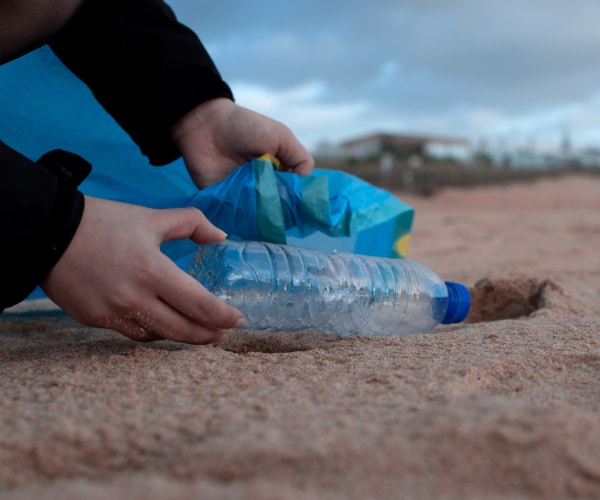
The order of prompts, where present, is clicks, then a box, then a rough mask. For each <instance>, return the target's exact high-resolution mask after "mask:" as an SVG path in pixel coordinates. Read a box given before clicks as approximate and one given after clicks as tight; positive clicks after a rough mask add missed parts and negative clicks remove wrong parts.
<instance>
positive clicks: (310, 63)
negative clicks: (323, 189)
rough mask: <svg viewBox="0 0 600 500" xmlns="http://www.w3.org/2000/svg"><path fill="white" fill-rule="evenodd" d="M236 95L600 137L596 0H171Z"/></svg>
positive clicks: (295, 117)
mask: <svg viewBox="0 0 600 500" xmlns="http://www.w3.org/2000/svg"><path fill="white" fill-rule="evenodd" d="M168 3H169V4H170V5H171V7H172V8H173V9H174V11H175V13H176V15H177V16H178V18H179V19H180V20H181V21H182V22H184V23H186V24H187V25H188V26H190V27H191V28H192V29H193V30H194V31H195V32H196V33H197V34H198V36H199V37H200V38H201V40H202V41H203V42H204V44H205V45H206V47H207V48H208V50H209V52H210V53H211V55H212V57H213V59H214V60H215V62H216V64H217V66H218V67H219V69H220V71H221V73H222V74H223V76H224V78H225V79H226V80H227V81H228V83H229V84H230V85H231V87H232V89H233V92H234V94H235V96H236V100H237V102H238V103H239V104H241V105H243V106H246V107H249V108H252V109H254V110H256V111H259V112H261V113H264V114H267V115H269V116H271V117H273V118H276V119H278V120H281V121H283V122H284V123H286V124H287V125H288V126H290V128H292V130H293V131H294V132H295V133H296V135H297V136H298V137H299V138H300V139H301V140H302V141H303V142H304V143H305V144H306V145H307V146H308V147H309V148H311V149H314V148H315V147H316V146H317V145H318V144H319V143H321V142H323V141H329V142H334V143H335V142H338V141H340V140H345V139H350V138H353V137H356V136H359V135H362V134H364V133H369V132H378V131H382V132H398V133H419V134H438V135H445V136H453V137H464V138H467V139H470V140H472V141H474V142H478V141H487V143H488V144H506V143H508V144H517V145H518V144H529V145H534V146H536V147H542V146H546V145H549V146H552V145H558V144H559V143H560V142H561V140H562V139H563V138H564V137H565V136H567V137H568V138H569V139H570V142H571V143H572V144H573V145H574V146H594V147H600V1H598V0H569V1H567V0H503V1H497V0H370V1H368V2H367V1H359V0H344V1H342V0H319V1H317V0H304V1H302V2H291V1H285V0H279V1H275V0H260V1H256V0H219V1H218V2H205V1H204V2H203V1H198V0H168Z"/></svg>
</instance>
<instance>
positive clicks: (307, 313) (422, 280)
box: [190, 240, 448, 335]
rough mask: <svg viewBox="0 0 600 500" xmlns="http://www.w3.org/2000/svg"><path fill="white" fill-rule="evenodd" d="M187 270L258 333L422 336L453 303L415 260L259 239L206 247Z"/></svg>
mask: <svg viewBox="0 0 600 500" xmlns="http://www.w3.org/2000/svg"><path fill="white" fill-rule="evenodd" d="M190 272H191V274H192V275H193V276H194V277H195V278H196V279H197V280H198V281H200V283H201V284H202V285H203V286H205V287H206V288H207V289H208V290H209V291H211V292H212V293H213V294H215V295H217V296H218V297H220V298H222V299H224V300H225V301H226V302H228V303H229V304H231V305H233V306H234V307H236V308H237V309H239V310H240V311H241V312H242V313H243V314H244V316H245V321H246V324H245V327H246V328H249V329H254V330H281V331H298V330H305V329H315V330H319V331H322V332H325V333H330V334H337V335H404V334H407V333H419V332H425V331H428V330H431V329H432V328H433V327H434V326H436V325H437V324H438V323H440V322H441V321H442V318H443V317H444V314H445V312H446V306H447V300H448V295H447V289H446V286H445V284H444V282H443V281H442V280H441V279H440V278H439V277H438V276H437V275H435V274H434V273H433V272H432V271H430V270H429V269H427V268H426V267H424V266H422V265H420V264H418V263H416V262H412V261H408V260H405V259H385V258H379V257H368V256H363V255H355V254H347V253H341V252H340V253H332V254H327V253H323V252H319V251H316V250H311V249H305V248H299V247H293V246H288V245H274V244H269V243H261V242H238V241H231V240H225V241H223V242H218V243H213V244H208V245H203V246H201V247H200V248H199V250H198V252H197V253H196V256H195V257H194V259H193V261H192V263H191V267H190Z"/></svg>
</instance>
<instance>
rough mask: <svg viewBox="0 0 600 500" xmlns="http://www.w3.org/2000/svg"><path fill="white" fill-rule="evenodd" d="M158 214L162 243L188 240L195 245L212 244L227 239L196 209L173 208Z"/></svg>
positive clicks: (225, 235)
mask: <svg viewBox="0 0 600 500" xmlns="http://www.w3.org/2000/svg"><path fill="white" fill-rule="evenodd" d="M158 213H159V215H158V217H157V219H158V220H156V219H155V223H157V224H158V231H159V235H160V241H161V243H164V242H165V241H171V240H183V239H187V238H189V239H191V240H192V241H194V242H195V243H211V242H213V241H221V240H224V239H225V238H226V237H227V233H225V232H223V231H221V230H220V229H219V228H218V227H217V226H214V225H213V224H212V223H211V222H210V221H209V220H208V219H207V218H206V216H205V215H204V214H203V213H202V212H201V211H200V210H198V209H196V208H193V207H187V208H171V209H168V210H160V211H158Z"/></svg>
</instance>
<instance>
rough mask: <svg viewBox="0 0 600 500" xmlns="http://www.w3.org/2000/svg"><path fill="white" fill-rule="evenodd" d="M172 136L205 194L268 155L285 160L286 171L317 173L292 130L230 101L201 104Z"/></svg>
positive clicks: (283, 167)
mask: <svg viewBox="0 0 600 500" xmlns="http://www.w3.org/2000/svg"><path fill="white" fill-rule="evenodd" d="M172 135H173V139H174V141H175V143H176V144H177V146H178V148H179V150H180V151H181V154H182V155H183V159H184V161H185V164H186V166H187V169H188V171H189V173H190V176H191V177H192V180H193V181H194V183H195V184H196V186H198V187H199V188H200V189H202V188H204V187H206V186H209V185H210V184H214V183H216V182H219V181H221V180H223V179H224V178H225V177H227V176H228V175H229V174H230V173H231V172H232V171H233V170H235V169H236V168H237V167H239V166H240V165H242V164H243V163H245V162H247V161H250V160H252V159H254V158H257V157H259V156H262V155H263V154H265V153H269V154H271V155H272V156H274V157H275V158H277V160H279V162H280V163H281V166H280V168H281V170H287V171H293V172H295V173H297V174H310V173H311V172H312V170H313V167H314V160H313V158H312V156H311V155H310V153H309V152H308V151H307V150H306V148H305V147H304V146H303V145H302V144H300V142H299V141H298V139H296V137H295V136H294V134H293V133H292V132H291V131H290V129H289V128H287V127H286V126H285V125H283V124H282V123H280V122H278V121H275V120H272V119H271V118H268V117H266V116H264V115H261V114H259V113H255V112H254V111H251V110H249V109H246V108H243V107H241V106H238V105H237V104H236V103H234V102H233V101H230V100H229V99H224V98H220V99H213V100H210V101H207V102H204V103H202V104H200V105H199V106H197V107H196V108H194V109H193V110H192V111H190V112H189V113H188V114H186V115H185V116H184V117H183V118H181V119H180V120H179V121H178V122H177V123H176V124H175V125H174V126H173V129H172Z"/></svg>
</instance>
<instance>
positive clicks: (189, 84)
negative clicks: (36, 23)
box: [50, 0, 233, 165]
mask: <svg viewBox="0 0 600 500" xmlns="http://www.w3.org/2000/svg"><path fill="white" fill-rule="evenodd" d="M50 47H51V48H52V50H53V51H54V52H55V54H56V55H57V56H58V57H59V58H60V59H61V60H62V61H63V63H64V64H65V65H66V66H67V67H68V68H69V69H71V71H73V73H75V74H76V75H77V76H78V77H79V78H80V79H81V80H83V81H84V82H85V83H86V84H87V85H88V86H89V87H90V88H91V90H92V92H93V93H94V95H95V97H96V99H97V100H98V101H99V102H100V104H102V106H103V107H104V108H105V109H106V110H107V111H108V112H109V113H110V114H111V115H112V116H113V117H114V118H115V120H117V122H118V123H119V124H120V125H121V126H122V127H123V128H124V129H125V130H126V131H127V132H128V133H129V135H130V136H131V138H132V139H133V140H134V141H135V142H136V143H137V144H138V146H140V148H141V150H142V152H143V153H144V154H145V155H146V156H148V158H149V159H150V162H151V163H152V164H154V165H162V164H165V163H169V162H171V161H173V160H175V159H176V158H178V157H179V155H180V153H179V151H178V150H177V148H176V146H175V144H174V143H173V141H172V138H171V133H170V129H171V126H172V125H173V124H174V123H175V122H176V121H177V120H178V119H179V118H181V117H182V116H183V115H185V114H186V113H187V112H188V111H190V110H191V109H193V108H194V107H195V106H196V105H198V104H200V103H202V102H204V101H207V100H209V99H214V98H217V97H226V98H229V99H233V96H232V94H231V90H230V89H229V87H228V86H227V84H226V83H225V82H224V81H223V80H222V78H221V76H220V74H219V72H218V71H217V69H216V67H215V65H214V64H213V61H212V60H211V58H210V56H209V55H208V53H207V52H206V50H205V49H204V47H203V46H202V44H201V42H200V40H199V39H198V37H197V36H196V35H195V34H194V33H193V32H192V31H191V30H190V29H188V28H187V27H185V26H183V25H182V24H180V23H179V22H178V21H177V19H176V17H175V15H174V14H173V12H172V10H171V9H170V8H169V7H168V6H167V5H166V4H165V3H164V2H163V1H161V0H87V1H85V2H84V3H83V5H82V6H81V7H80V8H79V10H78V11H77V12H76V14H75V15H74V16H73V18H72V19H71V20H70V21H69V23H68V24H67V25H66V26H65V27H64V28H63V29H62V30H61V32H60V33H59V34H58V35H57V36H56V37H55V38H54V39H53V40H52V41H51V42H50Z"/></svg>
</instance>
